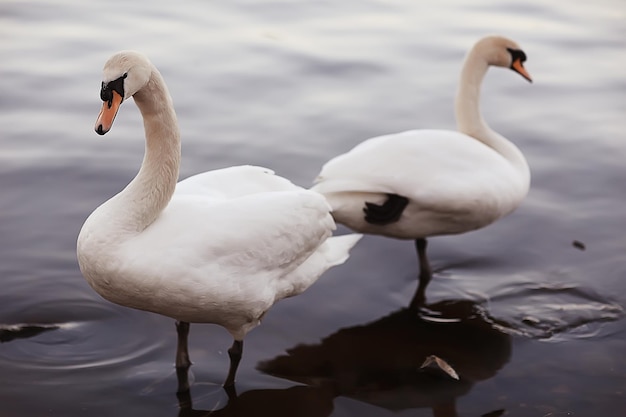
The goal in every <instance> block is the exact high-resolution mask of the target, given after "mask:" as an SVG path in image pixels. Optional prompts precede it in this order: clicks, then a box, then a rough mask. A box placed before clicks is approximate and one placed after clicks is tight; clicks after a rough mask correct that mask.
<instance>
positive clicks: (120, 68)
mask: <svg viewBox="0 0 626 417" xmlns="http://www.w3.org/2000/svg"><path fill="white" fill-rule="evenodd" d="M103 80H104V81H103V82H102V90H101V92H100V95H101V98H102V100H103V101H104V103H103V106H102V111H101V113H100V115H99V117H98V120H97V121H96V131H97V132H98V133H99V134H101V135H103V134H105V133H106V132H108V131H109V129H110V128H111V125H112V123H113V120H114V118H115V115H116V113H117V110H118V108H119V106H120V104H121V103H122V101H123V100H126V99H128V98H130V97H133V98H134V99H135V103H136V104H137V106H138V107H139V109H140V110H141V114H142V116H143V120H144V127H145V136H146V152H145V157H144V160H143V163H142V165H141V169H140V170H139V173H138V174H137V176H136V177H135V178H134V179H133V180H132V182H131V183H130V184H128V186H127V187H126V188H124V190H122V191H121V192H120V193H119V194H117V195H116V196H114V197H113V198H111V199H110V200H108V201H107V202H105V203H104V204H102V205H101V206H100V207H98V208H97V209H96V210H95V211H94V212H93V213H92V214H91V215H90V216H89V218H88V219H87V220H86V221H85V224H84V225H83V227H82V229H81V231H80V234H79V236H78V242H77V255H78V262H79V265H80V269H81V271H82V273H83V275H84V276H85V278H86V280H87V282H89V284H90V285H91V286H92V287H93V288H94V289H95V290H96V291H97V292H98V293H99V294H100V295H101V296H102V297H104V298H105V299H107V300H109V301H112V302H114V303H117V304H121V305H124V306H128V307H133V308H137V309H141V310H147V311H152V312H155V313H160V314H163V315H165V316H169V317H172V318H174V319H176V320H177V323H176V324H177V329H178V349H177V353H176V366H177V369H178V370H183V371H184V372H185V373H186V371H187V369H188V368H189V366H190V364H191V363H190V361H189V355H188V350H187V333H188V330H189V323H190V322H194V323H215V324H219V325H221V326H223V327H224V328H226V330H228V331H229V332H230V334H231V335H232V336H233V338H234V342H233V345H232V347H231V348H230V349H229V356H230V359H231V363H230V369H229V373H228V376H227V378H226V380H225V382H224V386H225V387H232V386H233V384H234V378H235V373H236V370H237V366H238V363H239V360H240V358H241V353H242V349H243V338H244V336H245V335H246V333H247V332H249V331H250V330H251V329H252V328H254V327H255V326H257V325H258V324H259V322H260V320H261V318H262V317H263V315H264V314H265V312H266V311H267V310H268V309H269V308H270V307H271V306H272V305H273V304H274V303H275V302H276V301H278V300H280V299H282V298H285V297H290V296H293V295H297V294H300V293H301V292H303V291H304V290H306V289H307V288H308V287H309V286H310V285H311V284H313V283H314V282H315V281H316V280H317V279H318V278H319V276H320V275H321V274H322V273H323V272H324V271H326V270H327V269H329V268H330V267H332V266H334V265H338V264H341V263H343V262H344V261H345V260H346V259H347V258H348V255H349V250H350V249H351V248H352V246H353V245H354V244H355V243H356V242H357V241H358V240H359V239H360V237H361V236H360V235H354V234H353V235H347V236H340V237H330V235H331V233H332V230H334V228H335V223H334V221H333V219H332V216H331V215H330V207H329V205H328V203H327V202H326V201H325V199H324V198H323V197H322V196H321V195H320V194H318V193H315V192H313V191H308V190H305V189H302V188H300V187H297V186H295V185H294V184H292V183H291V182H289V181H288V180H286V179H284V178H281V177H278V176H276V175H274V173H273V172H272V171H270V170H269V169H266V168H260V167H254V166H239V167H232V168H226V169H221V170H216V171H209V172H205V173H202V174H198V175H195V176H193V177H191V178H188V179H186V180H184V181H181V182H180V183H178V184H177V183H176V181H177V178H178V169H179V162H180V136H179V130H178V124H177V121H176V115H175V113H174V107H173V104H172V100H171V97H170V95H169V93H168V91H167V87H166V85H165V82H164V81H163V78H162V77H161V75H160V73H159V71H158V70H157V69H156V68H155V67H154V66H153V65H152V64H151V63H150V61H149V60H148V59H147V58H146V57H145V56H143V55H141V54H139V53H137V52H132V51H124V52H120V53H117V54H115V55H113V56H112V57H111V58H110V59H109V60H108V61H107V63H106V64H105V66H104V79H103ZM185 381H186V378H185ZM188 388H189V387H188V385H187V384H186V382H185V383H181V379H180V377H179V391H185V390H187V389H188Z"/></svg>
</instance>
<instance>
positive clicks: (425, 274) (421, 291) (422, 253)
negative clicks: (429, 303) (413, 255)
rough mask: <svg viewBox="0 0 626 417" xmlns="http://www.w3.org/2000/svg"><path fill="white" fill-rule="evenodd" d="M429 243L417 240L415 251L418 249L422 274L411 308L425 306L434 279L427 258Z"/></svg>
mask: <svg viewBox="0 0 626 417" xmlns="http://www.w3.org/2000/svg"><path fill="white" fill-rule="evenodd" d="M427 244H428V242H427V241H426V239H424V238H419V239H415V249H417V257H418V259H419V264H420V273H419V276H418V278H417V279H418V285H417V290H416V291H415V295H413V299H412V300H411V304H410V308H413V309H415V308H419V307H421V306H423V305H424V302H425V301H426V287H428V284H429V283H430V280H431V279H432V277H433V273H432V269H431V268H430V263H429V262H428V257H427V256H426V245H427Z"/></svg>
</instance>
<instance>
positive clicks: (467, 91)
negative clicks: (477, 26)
mask: <svg viewBox="0 0 626 417" xmlns="http://www.w3.org/2000/svg"><path fill="white" fill-rule="evenodd" d="M487 69H489V64H488V62H487V61H486V60H485V58H484V57H483V56H482V54H481V53H480V52H479V51H478V50H476V49H473V50H472V51H470V53H469V54H468V56H467V58H466V59H465V63H464V64H463V69H462V70H461V79H460V83H459V89H458V91H457V95H456V101H455V113H456V123H457V129H458V130H459V131H460V132H461V133H465V134H466V135H468V136H471V137H473V138H475V139H478V140H479V141H481V142H483V143H484V144H485V145H487V146H489V147H491V148H492V149H494V150H495V151H496V152H498V153H499V154H500V155H502V156H503V157H505V158H506V159H507V160H508V161H509V162H510V163H511V164H512V165H513V166H515V167H516V168H517V169H518V170H519V171H520V172H525V173H528V165H527V163H526V159H525V158H524V155H523V154H522V152H521V151H520V150H519V149H518V148H517V146H515V145H514V144H513V143H512V142H510V141H509V140H507V139H506V138H504V137H503V136H502V135H500V134H498V133H497V132H495V131H494V130H493V129H491V128H490V127H489V126H488V125H487V123H486V122H485V120H484V119H483V117H482V115H481V114H480V87H481V84H482V81H483V78H484V77H485V74H486V73H487Z"/></svg>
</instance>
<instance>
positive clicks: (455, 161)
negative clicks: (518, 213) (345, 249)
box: [313, 130, 529, 239]
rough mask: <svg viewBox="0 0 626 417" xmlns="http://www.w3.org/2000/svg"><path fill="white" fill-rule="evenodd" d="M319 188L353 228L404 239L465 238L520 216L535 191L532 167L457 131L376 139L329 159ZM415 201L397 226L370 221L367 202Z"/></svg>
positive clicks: (338, 217)
mask: <svg viewBox="0 0 626 417" xmlns="http://www.w3.org/2000/svg"><path fill="white" fill-rule="evenodd" d="M317 181H318V182H317V184H316V185H315V186H314V187H313V190H315V191H318V192H320V193H322V194H324V196H326V198H327V200H328V201H329V203H330V204H331V206H332V207H333V216H334V218H335V220H336V221H337V222H338V223H342V224H344V225H346V226H348V227H349V228H351V229H353V230H357V231H359V232H362V233H369V234H379V235H385V236H390V237H394V238H399V239H416V238H418V237H427V236H435V235H444V234H456V233H463V232H467V231H470V230H474V229H479V228H481V227H484V226H486V225H488V224H490V223H492V222H494V221H495V220H497V219H499V218H500V217H502V216H504V215H505V214H508V213H510V212H511V211H513V210H514V209H515V208H516V207H517V206H518V205H519V203H520V202H521V201H522V199H523V198H524V196H525V195H526V193H527V192H528V185H529V175H528V169H527V168H526V169H525V168H524V166H520V167H519V169H518V168H517V167H515V166H514V165H512V164H511V163H510V161H508V160H507V159H505V158H504V157H503V156H502V155H501V154H499V153H498V152H496V151H495V150H494V149H492V148H490V147H488V146H486V145H485V144H483V143H481V142H479V141H477V140H474V139H470V138H468V137H467V136H465V135H463V134H461V133H458V132H453V131H443V130H411V131H407V132H402V133H397V134H393V135H386V136H380V137H377V138H373V139H369V140H367V141H365V142H363V143H361V144H360V145H358V146H357V147H355V148H354V149H352V150H351V151H350V152H348V153H347V154H344V155H341V156H339V157H337V158H335V159H332V160H331V161H329V162H328V163H327V164H326V165H324V168H323V170H322V172H321V173H320V175H319V177H318V179H317ZM388 194H397V195H401V196H404V197H406V198H408V200H409V203H408V205H407V207H406V208H405V209H404V211H403V213H402V216H401V217H400V218H399V219H398V221H396V222H393V223H389V224H375V223H369V222H367V221H366V220H365V216H364V213H363V208H364V207H365V203H366V202H372V203H376V204H383V203H384V201H385V200H386V199H387V195H388Z"/></svg>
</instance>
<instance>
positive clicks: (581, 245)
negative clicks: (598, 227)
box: [572, 240, 586, 250]
mask: <svg viewBox="0 0 626 417" xmlns="http://www.w3.org/2000/svg"><path fill="white" fill-rule="evenodd" d="M572 246H573V247H575V248H576V249H580V250H585V249H586V246H585V244H584V243H583V242H581V241H580V240H574V241H573V242H572Z"/></svg>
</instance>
